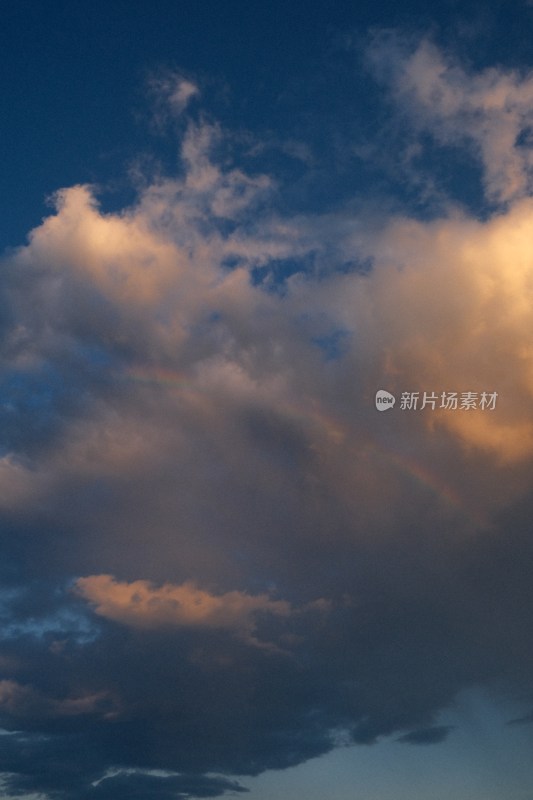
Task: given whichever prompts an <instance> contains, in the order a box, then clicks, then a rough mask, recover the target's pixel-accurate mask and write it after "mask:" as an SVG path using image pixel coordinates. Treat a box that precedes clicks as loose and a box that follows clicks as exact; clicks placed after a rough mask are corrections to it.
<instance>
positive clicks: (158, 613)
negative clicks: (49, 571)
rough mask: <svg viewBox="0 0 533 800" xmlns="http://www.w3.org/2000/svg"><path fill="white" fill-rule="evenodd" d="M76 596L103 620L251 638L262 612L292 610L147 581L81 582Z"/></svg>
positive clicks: (238, 595) (264, 598) (100, 578)
mask: <svg viewBox="0 0 533 800" xmlns="http://www.w3.org/2000/svg"><path fill="white" fill-rule="evenodd" d="M75 591H76V592H77V593H78V594H79V595H80V596H81V597H83V598H85V599H86V600H88V601H89V602H90V603H91V604H92V605H93V606H94V608H95V611H96V613H97V614H100V615H101V616H103V617H107V618H108V619H113V620H116V621H117V622H122V623H124V624H125V625H133V626H134V627H139V628H159V627H166V626H176V627H181V626H184V627H188V626H192V627H200V628H202V627H207V628H223V629H227V630H230V631H235V632H236V633H240V634H241V635H246V636H248V635H249V634H250V633H251V632H252V631H253V630H254V629H255V621H254V617H255V615H256V613H257V612H263V613H268V614H274V615H276V616H282V617H286V616H288V615H289V614H290V613H291V607H290V605H289V604H288V603H287V602H285V601H283V600H271V599H270V598H269V597H268V595H266V594H262V595H256V596H251V595H249V594H246V592H238V591H233V592H226V593H225V594H222V595H218V596H217V595H213V594H210V593H209V592H206V591H204V590H202V589H198V587H196V586H195V585H194V584H193V583H191V582H188V583H184V584H182V585H181V586H173V585H171V584H165V585H164V586H161V587H159V588H156V587H153V586H151V585H150V583H148V582H147V581H133V582H131V583H123V582H122V583H121V582H117V581H116V580H114V579H113V577H112V576H111V575H91V576H89V577H87V578H78V580H77V581H76V584H75Z"/></svg>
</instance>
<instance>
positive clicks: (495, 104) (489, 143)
mask: <svg viewBox="0 0 533 800" xmlns="http://www.w3.org/2000/svg"><path fill="white" fill-rule="evenodd" d="M369 57H370V61H371V63H372V65H373V69H375V70H376V72H377V73H378V74H379V75H380V76H381V78H382V79H383V80H384V81H385V83H386V84H388V85H389V86H390V88H391V91H392V95H393V98H394V100H395V102H397V103H398V105H399V106H401V107H402V108H403V110H404V113H407V114H409V121H410V124H413V123H414V125H415V126H417V127H418V128H419V130H425V131H428V132H430V133H431V134H432V135H433V136H434V137H435V139H436V141H438V142H440V143H441V144H453V145H464V143H469V144H470V146H471V148H472V150H473V152H474V154H475V155H476V157H477V158H479V159H480V161H481V162H482V164H483V169H484V178H485V187H486V190H487V194H488V197H489V199H490V200H493V201H497V202H498V201H499V202H508V201H510V200H515V199H518V198H521V197H524V196H526V195H528V194H529V193H530V192H531V189H532V185H533V184H532V175H533V172H532V168H533V160H532V158H533V157H532V153H531V147H530V144H531V142H530V137H531V129H532V123H533V115H532V111H531V107H532V105H531V102H532V99H533V77H532V76H531V74H529V73H525V74H523V73H520V72H519V71H517V70H514V71H511V70H509V71H504V70H502V69H498V68H496V67H490V68H487V69H485V70H483V71H482V72H477V73H474V72H472V71H469V70H466V69H465V68H464V67H463V66H462V65H461V64H460V63H459V62H458V61H457V60H456V59H455V58H454V57H453V55H451V54H449V53H445V52H443V51H442V50H440V49H439V48H438V47H436V46H435V45H434V44H433V43H432V42H431V41H429V40H428V39H425V40H423V41H421V42H414V43H413V42H409V40H408V39H407V38H404V37H402V36H397V35H396V34H395V33H392V34H390V33H385V34H380V35H378V36H377V37H376V39H375V41H374V44H373V46H372V47H371V48H370V50H369Z"/></svg>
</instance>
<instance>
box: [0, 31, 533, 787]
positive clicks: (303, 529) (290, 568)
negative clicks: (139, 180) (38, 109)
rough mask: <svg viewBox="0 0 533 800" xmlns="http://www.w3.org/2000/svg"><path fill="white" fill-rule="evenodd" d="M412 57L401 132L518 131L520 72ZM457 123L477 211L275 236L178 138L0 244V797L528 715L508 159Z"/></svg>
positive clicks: (528, 212)
mask: <svg viewBox="0 0 533 800" xmlns="http://www.w3.org/2000/svg"><path fill="white" fill-rule="evenodd" d="M413 53H415V54H418V55H417V56H416V58H415V56H414V55H413ZM413 53H411V54H410V55H409V56H407V57H406V58H404V61H402V62H401V63H402V64H403V65H404V66H403V67H402V69H401V70H400V72H399V74H398V75H399V76H398V79H397V80H398V84H397V87H399V88H397V90H398V91H405V92H407V94H408V96H409V102H410V103H411V104H415V105H416V104H418V106H420V108H421V110H420V111H419V112H417V113H418V116H417V118H416V124H417V126H418V129H419V127H420V125H422V124H424V125H435V124H436V123H435V121H434V120H435V119H437V120H440V121H441V122H442V130H443V134H442V135H443V137H444V138H445V139H446V140H450V141H451V139H452V138H453V136H452V128H453V129H456V130H457V132H458V133H457V138H454V141H457V142H460V141H463V139H464V138H465V136H466V138H467V139H468V138H469V139H475V136H478V134H477V133H476V132H475V130H474V127H473V123H472V122H471V119H473V117H474V116H475V115H476V114H478V115H480V118H481V121H482V122H483V121H484V120H488V119H489V118H490V119H493V116H494V115H498V114H499V115H500V117H501V118H502V119H503V122H502V125H503V127H504V128H505V130H507V127H508V128H509V129H511V128H512V127H513V125H515V123H516V124H518V123H517V122H516V119H518V117H519V116H520V114H521V113H522V111H521V110H520V109H521V108H522V105H521V104H522V103H525V99H524V98H525V96H526V94H527V92H526V89H527V86H528V83H527V81H525V83H524V82H522V83H521V82H520V81H519V80H518V78H517V77H516V76H515V77H513V78H512V79H511V78H510V77H509V76H508V75H506V74H505V73H503V72H498V73H494V74H492V73H491V75H489V74H488V73H482V75H481V77H480V78H476V77H475V76H471V75H469V74H468V73H466V72H465V71H464V70H461V69H459V68H457V69H458V70H459V71H456V68H455V67H452V66H449V65H448V60H447V59H446V58H445V56H443V55H441V54H439V53H438V52H437V51H435V50H434V49H433V48H432V47H430V46H429V45H422V46H421V49H416V48H415V50H414V51H413ZM410 59H411V60H410ZM413 59H414V60H413ZM439 59H440V61H439ZM421 64H422V65H425V67H427V80H428V86H429V88H427V87H426V88H424V87H425V84H423V81H422V77H423V75H422V66H421ZM439 64H440V66H438V65H439ZM435 65H437V66H435ZM491 76H492V77H491ZM489 78H490V80H489ZM491 81H492V83H491ZM452 84H453V85H452ZM405 87H408V88H405ZM491 87H492V88H491ZM502 87H503V88H502ZM524 87H525V88H524ZM426 89H427V92H429V94H427V93H425V92H426ZM489 90H490V91H489ZM496 90H497V91H496ZM500 90H501V91H502V92H503V96H504V98H506V99H505V102H504V101H502V103H503V105H498V104H497V103H496V105H494V107H493V106H491V105H490V104H489V100H490V102H494V103H495V102H496V101H495V100H494V97H495V96H496V94H498V92H500ZM184 91H185V90H184ZM433 91H434V92H435V97H436V99H435V102H434V103H432V105H433V109H434V112H435V114H434V117H431V115H430V108H429V106H430V105H431V103H430V101H429V100H428V99H427V98H428V97H429V96H430V95H431V92H433ZM185 93H186V92H185ZM494 93H496V94H494ZM506 93H507V94H506ZM498 96H499V95H498ZM191 98H192V95H190V98H189V99H191ZM484 104H485V105H484ZM487 104H489V105H487ZM418 106H417V107H418ZM491 115H492V116H491ZM430 117H431V119H430ZM515 118H516V119H515ZM420 120H422V122H421V121H420ZM427 120H430V121H427ZM431 120H433V121H431ZM513 120H514V121H513ZM483 124H484V122H483ZM483 124H482V125H481V131H482V132H481V133H480V134H479V136H478V138H477V139H475V141H477V142H478V146H479V148H480V152H481V154H482V157H483V158H486V159H487V165H489V161H490V164H491V165H492V166H490V169H489V166H487V173H486V174H487V181H488V183H487V186H488V187H489V191H490V192H491V193H492V192H496V193H497V195H498V197H499V198H500V199H504V198H506V199H507V201H508V202H507V205H506V206H505V207H503V206H502V207H500V208H499V209H498V210H493V211H492V213H491V214H490V215H487V217H486V218H485V219H484V220H480V219H477V218H475V217H473V216H472V215H469V214H468V213H467V212H466V211H461V210H457V208H451V207H448V208H447V210H446V212H445V213H443V214H442V215H441V216H440V217H439V218H437V219H433V220H432V221H428V220H420V219H415V218H413V217H412V216H409V215H407V214H404V215H403V216H400V215H395V216H394V215H390V216H386V215H385V214H384V213H381V214H380V216H379V218H373V219H372V224H366V222H365V220H363V219H361V218H359V217H358V216H357V215H356V213H355V212H354V211H353V208H351V207H347V208H343V209H337V210H335V211H330V212H329V213H323V214H318V213H317V214H315V215H310V214H303V213H300V214H290V213H289V212H288V211H287V210H286V208H285V206H284V204H283V203H282V202H281V201H280V199H279V194H277V191H278V190H277V188H276V186H277V183H276V177H275V176H274V175H271V174H269V173H268V171H263V172H261V173H258V172H252V171H250V169H249V168H245V166H244V165H243V164H241V163H238V162H237V161H234V160H232V159H231V158H229V157H228V158H227V159H225V160H224V161H223V162H222V161H221V159H220V158H219V156H218V155H217V153H219V152H220V149H221V148H220V145H221V143H224V142H225V141H226V140H225V138H224V137H226V136H227V134H226V133H225V132H224V130H223V129H222V127H221V126H218V125H216V124H214V123H206V122H203V121H201V120H198V119H195V120H194V121H192V122H189V123H187V128H186V130H185V132H184V133H183V137H182V140H181V142H182V145H181V163H180V174H179V175H178V176H169V177H166V178H163V177H159V178H158V179H156V180H154V181H152V182H151V183H150V182H148V183H147V184H146V185H145V186H144V187H143V188H142V189H141V190H140V191H139V195H138V197H137V199H136V201H135V202H134V203H133V204H132V205H130V206H128V207H126V208H124V209H122V211H117V212H115V213H105V212H103V211H102V209H101V208H100V207H99V205H98V202H97V199H96V197H95V192H94V190H93V189H91V187H88V186H74V187H70V188H67V189H63V190H61V191H60V192H59V193H58V194H57V195H56V208H55V212H54V213H53V214H51V215H50V216H49V217H47V218H46V219H45V220H44V221H43V222H42V224H41V225H39V226H38V227H37V228H36V229H35V230H34V231H33V232H32V233H31V235H30V237H29V240H28V244H27V245H26V246H24V247H21V248H19V249H17V250H15V251H12V252H9V253H7V254H5V256H4V258H3V264H2V266H3V269H2V273H1V281H0V307H4V306H5V307H6V308H9V314H6V315H5V318H4V320H3V339H2V343H1V347H2V369H1V371H0V400H1V404H0V409H1V415H0V426H1V430H2V434H3V442H4V451H3V453H2V457H1V461H0V500H1V506H0V517H1V518H0V522H1V523H2V524H1V526H0V546H1V548H2V554H3V558H2V561H1V563H0V571H1V574H2V578H3V580H4V581H5V583H6V586H7V587H8V588H9V589H10V592H8V593H7V594H6V595H5V597H4V596H3V598H2V599H3V601H4V602H3V605H4V607H3V609H2V618H3V620H5V621H6V625H5V629H4V633H3V637H2V640H1V642H0V659H1V660H0V666H1V668H2V675H1V681H2V682H1V683H0V690H1V691H0V699H1V702H0V710H1V714H2V725H3V726H4V729H5V730H6V731H7V732H8V733H6V734H5V735H3V736H1V737H0V771H1V772H3V773H5V774H6V778H5V780H6V788H5V789H4V791H5V792H6V793H7V795H8V796H9V795H10V794H11V796H16V794H17V792H18V793H19V794H20V793H22V792H31V791H37V792H40V793H41V794H44V795H48V796H49V797H54V798H58V800H70V799H71V798H72V800H79V798H83V797H87V798H90V797H95V798H96V797H106V796H111V795H113V796H114V797H120V796H126V794H128V796H132V793H133V792H135V791H137V793H140V791H141V790H140V789H139V788H138V787H140V786H142V787H143V788H142V791H143V796H148V797H151V796H154V797H155V796H158V797H163V798H165V797H167V796H169V794H172V793H174V796H177V797H179V796H180V793H181V794H182V795H184V796H186V795H187V793H188V794H190V795H193V796H198V797H200V796H216V794H217V793H219V794H221V793H223V792H230V791H240V789H239V787H238V786H237V784H235V783H234V782H232V781H231V780H229V779H227V778H215V777H212V776H213V775H218V774H220V775H255V774H258V773H260V772H261V771H264V770H266V769H284V768H287V767H289V766H293V765H295V764H298V763H301V762H303V761H305V760H306V759H309V758H313V757H316V756H318V755H320V754H323V753H325V752H327V751H328V750H330V749H332V748H333V747H334V746H335V743H336V742H338V741H339V735H340V734H342V735H343V736H344V738H345V739H346V738H347V739H348V740H349V741H351V742H353V743H370V742H376V741H378V740H380V739H381V738H383V737H386V736H394V737H397V736H398V735H400V736H401V737H402V740H403V741H407V742H410V743H412V744H427V743H430V742H434V743H438V741H440V739H442V738H444V735H445V733H447V729H446V728H445V727H443V726H439V725H438V724H437V723H436V720H438V715H439V712H440V711H442V710H443V709H444V708H446V707H448V706H449V705H450V704H451V703H452V702H453V699H454V697H456V695H457V693H458V692H460V691H461V690H464V689H465V688H468V687H470V686H473V685H476V684H484V685H487V686H489V687H490V686H495V685H500V686H501V685H504V684H505V685H506V686H507V687H510V688H509V690H512V691H516V692H517V693H520V694H521V696H530V695H529V693H530V692H531V677H530V671H529V664H530V663H531V658H532V657H533V653H532V651H531V637H530V636H529V628H530V620H531V614H532V613H533V595H532V592H531V580H530V574H529V573H530V570H529V564H530V558H531V555H532V543H531V537H530V519H531V504H532V498H531V493H530V487H531V477H532V471H531V467H532V458H533V430H532V426H531V415H530V412H529V409H530V404H531V400H532V395H533V341H532V338H531V337H532V330H533V327H532V326H531V311H530V309H531V294H532V290H533V261H532V258H531V255H530V251H531V248H530V242H531V234H532V227H533V206H532V203H531V199H530V198H528V197H524V196H522V195H523V194H524V192H525V191H526V189H527V185H528V184H527V180H528V178H527V175H526V173H527V168H526V167H527V164H526V162H527V163H529V162H528V158H529V156H527V158H526V156H525V155H524V157H523V160H520V158H522V156H520V158H519V157H518V155H519V154H515V156H513V159H515V160H514V161H512V163H511V162H510V163H509V164H508V163H507V162H505V163H504V161H501V160H500V162H498V158H499V156H498V149H497V146H496V143H495V142H494V141H493V140H492V138H491V137H492V136H493V134H492V133H489V132H486V131H485V128H484V127H483ZM520 124H522V123H520ZM506 126H507V127H506ZM432 129H433V128H432ZM448 129H449V131H450V132H449V133H448ZM487 130H488V129H487ZM518 147H519V148H524V149H525V150H527V149H528V145H527V142H524V144H521V145H517V148H518ZM491 148H492V149H491ZM222 149H223V148H222ZM489 151H490V158H491V159H492V161H491V160H490V159H489V155H488V154H489ZM517 153H518V150H517ZM494 154H496V155H494ZM513 165H514V166H513ZM515 166H516V169H517V170H518V172H516V175H518V176H520V175H522V177H523V179H524V182H523V183H520V181H519V182H518V184H515V183H513V181H512V180H511V177H512V176H513V175H515V173H514V172H513V169H514V167H515ZM511 167H512V168H511ZM513 180H514V178H513ZM362 264H363V265H365V266H364V269H361V268H360V266H359V265H362ZM341 345H342V346H341ZM379 388H383V389H386V390H387V391H391V392H392V393H394V394H395V395H396V397H397V398H400V397H401V394H402V392H404V391H409V392H411V391H413V392H417V391H418V392H420V396H421V397H422V395H423V392H435V393H438V394H439V395H440V393H441V392H451V391H457V392H459V393H461V392H468V391H472V392H477V393H481V392H483V391H489V392H493V391H495V392H497V393H498V401H497V405H496V407H495V409H494V410H492V411H490V410H482V409H474V410H469V411H466V410H460V409H458V410H455V411H453V410H446V409H441V408H439V407H437V408H435V409H430V408H427V409H424V410H421V409H418V410H412V411H409V410H406V409H404V410H402V409H401V407H400V402H399V401H398V402H397V403H396V405H395V408H394V409H392V410H391V411H388V412H387V413H386V414H378V413H377V412H376V410H375V407H374V397H375V392H376V390H377V389H379ZM79 576H83V577H79ZM73 582H74V586H75V591H73V592H72V591H68V590H67V589H66V588H65V587H68V586H72V585H73ZM200 587H202V588H200ZM279 598H282V599H279ZM317 598H321V599H320V600H318V601H317ZM323 612H327V613H323ZM250 644H252V645H254V646H250ZM258 645H261V646H258ZM406 731H407V733H405V732H406ZM22 742H24V747H22V746H21V743H22ZM76 754H78V757H77V756H76ZM74 766H75V768H74ZM155 771H158V774H157V775H156V774H155ZM161 771H163V772H164V773H165V775H161V774H159V772H161ZM187 781H189V783H188V782H187ZM135 787H137V788H135ZM202 792H203V793H204V794H202ZM195 793H196V794H195ZM210 793H211V795H210Z"/></svg>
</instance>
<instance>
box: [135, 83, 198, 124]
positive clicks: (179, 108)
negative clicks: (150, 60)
mask: <svg viewBox="0 0 533 800" xmlns="http://www.w3.org/2000/svg"><path fill="white" fill-rule="evenodd" d="M147 90H148V95H149V96H150V98H151V100H152V105H153V123H154V125H155V127H156V129H157V130H159V131H162V130H163V129H164V128H165V127H166V126H167V124H168V122H169V121H170V120H178V119H179V118H180V117H182V116H183V115H184V113H185V112H186V111H187V110H188V108H189V106H190V104H191V103H192V101H193V100H194V99H195V98H199V97H200V89H199V87H198V85H197V83H196V81H195V80H194V79H192V78H190V77H189V78H187V77H185V76H184V75H182V74H180V73H179V72H175V71H172V70H168V69H166V70H165V69H160V70H159V71H158V72H155V73H153V74H152V75H150V77H149V78H148V80H147Z"/></svg>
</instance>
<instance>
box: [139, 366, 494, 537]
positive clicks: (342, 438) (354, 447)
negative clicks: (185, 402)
mask: <svg viewBox="0 0 533 800" xmlns="http://www.w3.org/2000/svg"><path fill="white" fill-rule="evenodd" d="M126 376H127V380H131V381H133V382H134V383H138V384H141V385H146V386H161V387H165V388H170V389H174V390H179V391H183V392H187V393H189V392H191V391H192V393H193V394H195V395H197V396H202V397H204V398H205V396H206V393H207V389H201V388H199V387H198V386H197V385H196V386H195V385H194V382H193V381H192V380H191V378H190V376H188V375H187V374H186V373H184V372H178V371H176V370H172V369H167V368H162V367H154V368H152V367H150V368H148V367H134V368H131V369H130V370H128V372H127V373H126ZM275 412H277V413H279V414H281V415H283V416H285V417H289V418H291V419H292V420H298V421H299V422H303V423H304V424H306V425H308V426H310V427H312V428H315V429H317V430H321V431H323V432H324V433H325V434H326V437H327V438H328V439H329V440H330V441H332V442H333V444H334V445H335V446H338V447H342V446H344V447H347V448H348V449H349V450H351V451H352V452H356V453H359V452H360V450H361V447H360V446H359V445H358V444H357V443H353V431H352V429H351V428H350V426H349V425H348V424H346V423H345V422H343V421H341V420H340V419H339V418H338V417H336V416H334V415H332V414H331V413H327V412H325V411H324V410H323V408H321V407H320V405H319V404H318V403H317V402H313V403H311V404H309V403H302V402H288V401H285V402H284V403H283V404H281V405H279V406H276V408H275ZM364 447H365V449H366V448H369V449H370V450H371V451H373V452H374V453H375V454H378V455H379V456H380V457H382V458H383V459H385V460H387V461H388V462H389V463H390V464H392V465H394V466H395V467H396V468H397V469H398V470H399V471H400V472H402V473H403V474H405V475H406V476H408V477H409V478H410V479H411V480H413V481H414V482H415V483H417V484H418V485H419V486H423V487H424V488H426V489H429V490H430V491H431V492H432V493H433V494H434V495H436V496H438V497H439V498H440V499H441V500H442V501H443V502H444V503H445V504H446V505H448V506H449V507H452V508H454V509H455V510H456V511H458V512H460V513H461V514H462V515H464V516H467V517H469V518H471V519H472V520H473V521H474V522H475V523H476V524H478V525H483V524H485V523H484V521H483V520H481V519H479V518H477V517H476V515H474V514H473V513H472V511H471V510H470V509H468V507H467V506H466V505H465V503H464V501H463V499H462V498H461V496H460V495H459V493H458V492H457V491H455V490H454V489H453V488H452V487H451V486H450V485H449V484H448V483H446V482H445V481H444V480H442V478H440V476H438V475H437V474H436V473H435V472H433V471H432V470H431V469H429V468H428V467H427V466H426V465H423V464H421V463H420V462H419V461H417V460H416V459H414V458H413V457H412V456H406V455H404V454H402V453H399V452H398V451H397V450H393V449H392V448H389V447H385V446H384V445H383V444H381V443H379V442H378V441H377V440H375V439H374V440H372V441H366V442H365V443H364Z"/></svg>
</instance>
